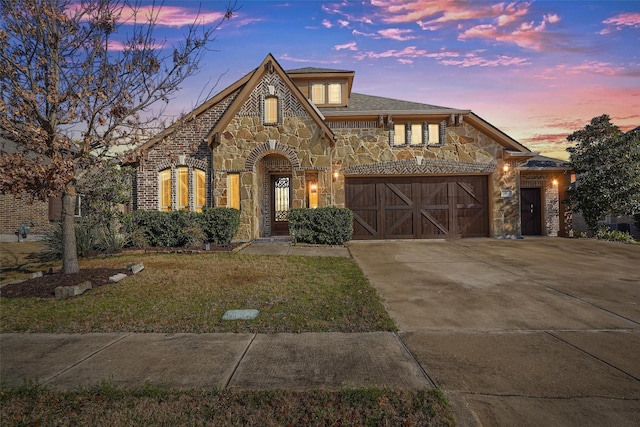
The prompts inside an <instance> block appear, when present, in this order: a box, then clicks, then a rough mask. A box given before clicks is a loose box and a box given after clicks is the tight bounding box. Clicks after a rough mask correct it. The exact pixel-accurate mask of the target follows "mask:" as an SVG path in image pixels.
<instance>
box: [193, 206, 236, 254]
mask: <svg viewBox="0 0 640 427" xmlns="http://www.w3.org/2000/svg"><path fill="white" fill-rule="evenodd" d="M198 223H199V225H200V227H201V228H202V231H203V232H204V234H205V235H206V240H207V241H208V242H211V243H215V244H217V245H222V244H228V243H230V242H231V239H233V236H235V235H236V233H237V232H238V227H240V211H239V210H237V209H233V208H204V209H203V210H202V213H201V214H198Z"/></svg>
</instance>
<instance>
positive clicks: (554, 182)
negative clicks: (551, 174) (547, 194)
mask: <svg viewBox="0 0 640 427" xmlns="http://www.w3.org/2000/svg"><path fill="white" fill-rule="evenodd" d="M551 183H552V184H553V186H554V187H557V186H558V180H557V179H555V178H554V179H553V181H551Z"/></svg>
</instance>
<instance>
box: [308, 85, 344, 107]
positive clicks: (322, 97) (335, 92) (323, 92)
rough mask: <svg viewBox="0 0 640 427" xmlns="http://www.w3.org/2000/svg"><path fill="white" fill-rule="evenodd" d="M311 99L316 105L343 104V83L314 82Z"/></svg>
mask: <svg viewBox="0 0 640 427" xmlns="http://www.w3.org/2000/svg"><path fill="white" fill-rule="evenodd" d="M311 101H312V102H313V103H314V104H316V105H323V104H333V105H340V104H342V85H341V84H340V83H313V84H312V85H311Z"/></svg>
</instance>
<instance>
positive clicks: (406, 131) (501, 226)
mask: <svg viewBox="0 0 640 427" xmlns="http://www.w3.org/2000/svg"><path fill="white" fill-rule="evenodd" d="M354 78H355V73H354V72H353V71H348V70H334V69H324V68H301V69H294V70H288V71H285V70H283V69H282V67H281V66H280V64H278V62H277V61H276V59H275V58H274V57H273V56H272V55H271V54H269V55H267V56H266V58H265V59H264V60H263V61H262V63H260V65H259V66H258V67H257V68H256V69H254V70H253V71H251V72H250V73H248V74H247V75H245V76H244V77H242V78H241V79H240V80H238V81H236V82H235V83H233V84H232V85H230V86H229V87H227V88H225V89H224V90H222V91H221V92H219V93H218V94H217V95H215V96H213V97H212V98H211V99H209V100H208V101H206V102H205V103H204V104H202V105H200V106H199V107H197V108H196V109H195V110H193V111H192V112H190V113H189V114H188V115H187V116H186V117H185V118H184V119H183V120H181V121H180V122H179V123H177V124H175V125H173V126H171V127H169V128H168V129H167V130H165V131H164V132H162V133H161V134H159V135H158V136H157V137H155V138H153V139H152V140H150V141H148V142H147V143H145V144H144V145H142V146H140V147H138V148H137V149H136V150H135V151H134V152H132V153H130V155H129V163H131V164H134V165H136V166H137V177H136V184H135V186H134V187H135V188H134V195H133V196H134V197H133V204H134V209H152V210H163V211H168V210H177V209H188V210H192V211H199V210H201V209H202V208H203V207H213V206H226V207H232V208H237V209H240V211H241V216H240V217H241V224H240V228H239V231H238V234H237V236H236V238H237V239H241V240H251V239H256V238H262V237H271V236H279V235H288V233H289V231H288V222H287V218H288V216H287V215H288V210H289V209H291V208H302V207H311V208H314V207H323V206H340V207H348V208H350V209H351V210H352V211H353V214H354V223H353V231H354V233H353V238H354V239H406V238H408V239H422V238H455V237H509V238H518V237H521V236H522V235H523V234H539V235H553V236H555V235H560V236H562V235H567V233H568V231H569V230H568V228H567V224H568V223H567V221H566V218H565V214H564V210H563V208H562V204H561V200H562V199H563V197H564V194H563V188H565V187H566V186H568V179H569V175H568V174H567V169H566V168H564V167H563V166H558V165H553V166H552V167H551V168H548V167H539V168H538V167H536V166H533V165H529V166H527V165H528V164H529V163H528V162H530V161H531V160H532V159H535V158H536V156H537V155H536V153H532V152H531V151H530V150H529V149H527V148H526V147H525V146H523V145H522V144H520V143H518V142H517V141H515V140H514V139H513V138H511V137H509V136H508V135H506V134H505V133H504V132H502V131H501V130H499V129H497V128H496V127H494V126H493V125H491V124H490V123H488V122H487V121H485V120H484V119H482V118H481V117H479V116H478V115H476V114H475V113H474V112H472V111H470V110H464V109H456V108H447V107H439V106H434V105H428V104H422V103H416V102H409V101H402V100H397V99H389V98H383V97H379V96H372V95H364V94H359V93H355V92H352V89H353V86H354ZM525 188H526V189H527V190H525V192H524V193H523V191H522V190H523V189H525ZM530 189H537V190H536V191H529V190H530ZM533 193H535V194H533ZM525 195H526V197H527V200H525V202H526V203H527V206H530V205H531V203H529V198H530V197H533V198H534V199H535V203H534V205H536V204H537V205H539V206H537V207H536V209H534V211H531V209H530V208H528V209H529V211H528V212H529V213H528V214H527V215H522V212H523V210H522V209H521V197H525ZM530 222H533V223H535V224H533V225H531V224H530ZM538 223H539V224H540V225H538ZM542 224H544V226H542Z"/></svg>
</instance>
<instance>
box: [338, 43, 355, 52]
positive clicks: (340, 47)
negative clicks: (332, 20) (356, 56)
mask: <svg viewBox="0 0 640 427" xmlns="http://www.w3.org/2000/svg"><path fill="white" fill-rule="evenodd" d="M333 48H334V49H335V50H343V49H347V50H358V45H357V44H356V42H349V43H345V44H337V45H335V46H334V47H333Z"/></svg>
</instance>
